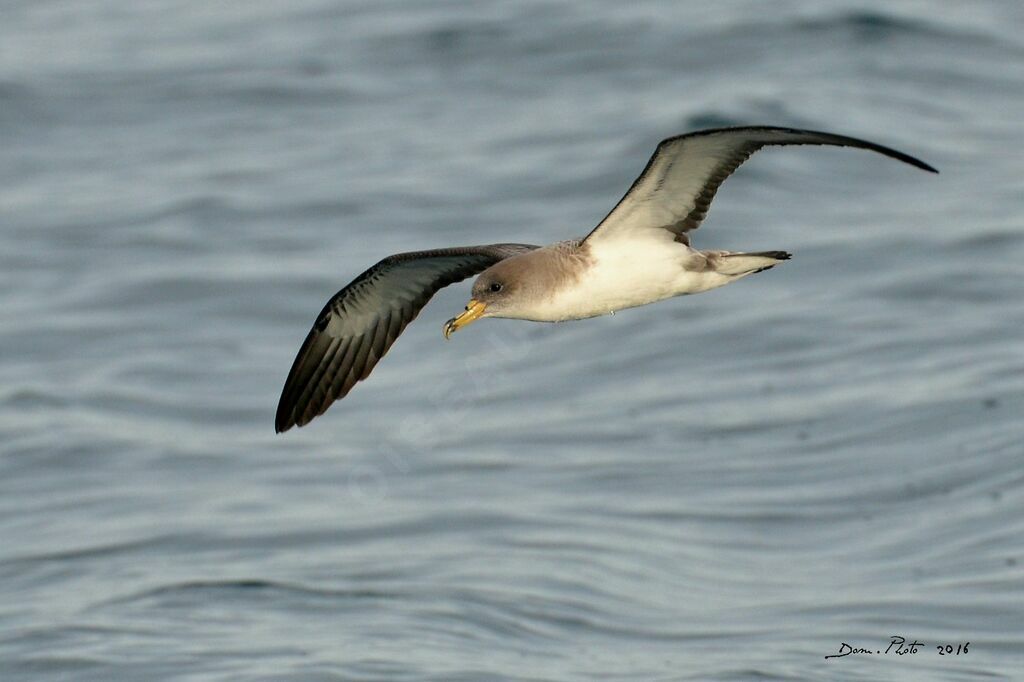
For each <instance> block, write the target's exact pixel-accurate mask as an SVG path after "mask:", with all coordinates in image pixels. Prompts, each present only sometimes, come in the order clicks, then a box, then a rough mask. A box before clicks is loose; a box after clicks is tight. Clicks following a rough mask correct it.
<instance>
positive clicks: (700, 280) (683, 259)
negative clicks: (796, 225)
mask: <svg viewBox="0 0 1024 682" xmlns="http://www.w3.org/2000/svg"><path fill="white" fill-rule="evenodd" d="M774 253H775V254H776V255H774V256H765V255H761V254H756V255H753V254H731V253H728V252H725V251H708V252H704V251H698V250H697V249H693V248H691V247H689V246H688V245H686V244H684V243H680V242H675V241H671V240H669V241H667V242H660V241H655V240H636V241H633V242H630V241H628V240H623V241H611V242H608V243H601V242H600V241H599V242H597V243H593V244H591V243H588V242H580V241H570V242H558V243H556V244H552V245H550V246H545V247H543V248H540V249H537V250H536V251H531V252H529V253H526V254H522V255H520V256H515V257H514V258H515V259H517V260H519V261H520V262H522V261H529V262H530V264H531V265H534V264H535V265H536V266H537V267H536V270H537V271H538V272H539V273H542V272H573V273H577V274H578V275H579V276H578V277H565V278H562V279H561V280H557V279H556V280H554V281H550V282H544V285H545V286H543V288H542V292H543V293H542V294H541V295H539V296H536V297H531V298H530V299H528V304H525V305H524V306H522V307H518V308H516V310H515V311H514V312H513V313H512V314H506V315H502V317H512V318H515V319H521V320H531V321H534V322H564V321H567V320H583V319H587V318H589V317H597V316H599V315H608V314H610V313H614V312H616V311H618V310H625V309H626V308H636V307H638V306H642V305H647V304H649V303H655V302H657V301H661V300H664V299H666V298H673V297H675V296H683V295H686V294H698V293H701V292H704V291H708V290H710V289H715V288H717V287H720V286H723V285H725V284H728V283H730V282H734V281H736V280H737V279H740V278H741V277H745V276H747V275H749V274H752V273H754V272H757V271H759V270H763V269H766V268H769V267H772V266H773V265H775V264H776V263H778V262H779V261H781V260H785V259H786V258H787V257H788V254H784V253H782V252H774ZM510 260H511V259H510ZM577 264H579V265H582V266H583V267H572V266H574V265H577ZM517 265H519V263H517ZM567 266H568V267H567ZM538 279H540V277H538Z"/></svg>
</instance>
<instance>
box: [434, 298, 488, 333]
mask: <svg viewBox="0 0 1024 682" xmlns="http://www.w3.org/2000/svg"><path fill="white" fill-rule="evenodd" d="M486 307H487V304H486V303H481V302H480V301H478V300H476V299H473V298H471V299H469V303H467V304H466V312H464V313H462V314H461V315H459V316H458V317H453V318H452V319H450V320H448V321H447V322H445V323H444V338H446V339H447V338H450V337H451V335H452V334H453V333H455V332H457V331H459V330H460V329H462V328H463V327H465V326H466V325H467V324H469V323H470V322H473V321H474V320H476V319H477V318H479V317H480V316H481V315H483V314H484V309H485V308H486Z"/></svg>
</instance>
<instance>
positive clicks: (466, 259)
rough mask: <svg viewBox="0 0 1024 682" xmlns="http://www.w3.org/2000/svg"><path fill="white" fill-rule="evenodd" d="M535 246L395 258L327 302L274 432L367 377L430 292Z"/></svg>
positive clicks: (288, 384) (319, 410) (295, 367)
mask: <svg viewBox="0 0 1024 682" xmlns="http://www.w3.org/2000/svg"><path fill="white" fill-rule="evenodd" d="M536 248H537V247H536V246H530V245H527V244H491V245H489V246H466V247H458V248H451V249H437V250H435V251H416V252H412V253H400V254H396V255H394V256H388V257H387V258H385V259H384V260H382V261H380V262H379V263H377V264H376V265H374V266H373V267H372V268H370V269H369V270H367V271H366V272H364V273H363V274H361V275H359V276H358V277H356V278H355V279H354V280H353V281H352V283H351V284H349V285H348V286H346V287H345V288H344V289H342V290H341V291H339V292H338V293H337V294H335V295H334V297H333V298H331V300H330V301H328V302H327V305H326V306H324V309H323V310H322V311H321V312H320V316H319V317H317V319H316V322H315V323H314V324H313V328H312V329H311V330H310V331H309V334H308V335H307V336H306V340H305V341H304V342H303V344H302V348H301V349H299V354H298V355H297V356H296V358H295V362H294V363H292V369H291V372H289V373H288V380H287V381H285V384H284V390H283V391H281V401H280V402H279V403H278V406H277V419H276V421H275V427H276V430H277V432H278V433H280V432H282V431H287V430H288V429H290V428H291V427H293V426H304V425H305V424H308V423H309V422H310V420H312V419H313V418H314V417H316V416H318V415H321V414H323V413H324V411H325V410H326V409H327V408H328V407H330V405H331V403H333V402H334V401H335V400H338V399H339V398H343V397H344V396H345V394H346V393H348V392H349V391H350V390H351V389H352V387H353V386H354V385H355V383H356V382H357V381H360V380H362V379H365V378H366V377H367V376H369V374H370V370H372V369H373V367H374V365H376V364H377V361H378V360H380V359H381V358H382V357H383V356H384V354H385V353H387V352H388V348H390V347H391V344H393V343H394V342H395V339H397V338H398V335H399V334H401V333H402V330H403V329H405V326H406V325H407V324H409V323H410V322H412V320H413V319H414V318H415V317H416V315H418V314H419V312H420V310H421V309H422V308H423V306H425V305H426V304H427V301H429V300H430V297H431V296H433V295H434V294H435V293H437V291H438V290H440V289H442V288H443V287H446V286H448V285H449V284H452V283H454V282H460V281H462V280H464V279H466V278H467V277H470V276H472V275H475V274H477V273H479V272H482V271H483V270H486V269H487V268H488V267H490V266H491V265H493V264H494V263H497V262H498V261H500V260H504V259H505V258H508V257H509V256H514V255H516V254H519V253H524V252H526V251H532V250H533V249H536Z"/></svg>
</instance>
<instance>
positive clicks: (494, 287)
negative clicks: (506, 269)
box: [490, 282, 501, 294]
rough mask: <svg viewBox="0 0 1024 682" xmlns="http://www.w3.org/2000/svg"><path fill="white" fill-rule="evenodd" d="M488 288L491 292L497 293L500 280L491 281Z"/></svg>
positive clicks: (499, 289)
mask: <svg viewBox="0 0 1024 682" xmlns="http://www.w3.org/2000/svg"><path fill="white" fill-rule="evenodd" d="M490 288H491V291H492V292H493V293H495V294H496V293H498V292H499V291H501V282H491V287H490Z"/></svg>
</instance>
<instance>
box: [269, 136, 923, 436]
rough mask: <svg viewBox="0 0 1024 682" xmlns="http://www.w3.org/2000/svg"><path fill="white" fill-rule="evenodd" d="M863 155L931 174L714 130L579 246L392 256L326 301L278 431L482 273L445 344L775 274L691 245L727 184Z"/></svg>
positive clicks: (286, 394) (754, 256)
mask: <svg viewBox="0 0 1024 682" xmlns="http://www.w3.org/2000/svg"><path fill="white" fill-rule="evenodd" d="M796 144H810V145H831V146H836V147H857V148H859V149H868V150H871V151H874V152H878V153H879V154H884V155H885V156H889V157H891V158H894V159H897V160H899V161H903V162H904V163H908V164H910V165H912V166H916V167H918V168H921V169H923V170H926V171H931V172H933V173H935V172H938V171H936V170H935V169H934V168H932V167H931V166H929V165H928V164H926V163H924V162H923V161H920V160H918V159H915V158H914V157H912V156H908V155H907V154H904V153H902V152H898V151H896V150H895V149H890V148H889V147H883V146H882V145H879V144H875V143H873V142H867V141H865V140H859V139H856V138H853V137H846V136H843V135H833V134H831V133H821V132H815V131H812V130H796V129H792V128H777V127H769V126H751V127H738V128H718V129H714V130H702V131H699V132H694V133H688V134H685V135H679V136H676V137H670V138H668V139H667V140H663V141H662V142H661V143H660V144H658V147H657V149H656V150H655V151H654V155H653V156H652V157H651V159H650V160H649V161H648V162H647V166H646V167H645V168H644V170H643V172H642V173H641V174H640V177H638V178H637V179H636V181H635V182H634V183H633V185H632V186H631V187H630V188H629V191H627V192H626V195H625V196H624V197H622V199H620V200H619V203H617V204H616V205H615V207H614V208H613V209H612V210H611V212H610V213H609V214H608V215H607V216H605V218H604V220H602V221H601V222H600V223H599V224H598V226H597V227H595V228H594V229H593V230H592V231H591V232H590V234H588V235H587V236H586V237H584V238H583V239H572V240H568V241H561V242H556V243H554V244H551V245H549V246H544V247H539V246H533V245H530V244H490V245H486V246H463V247H453V248H447V249H436V250H433V251H415V252H411V253H399V254H396V255H393V256H388V257H387V258H385V259H384V260H382V261H380V262H379V263H377V264H376V265H374V266H373V267H372V268H370V269H369V270H367V271H366V272H364V273H363V274H361V275H359V276H358V277H356V278H355V279H354V280H353V281H352V282H351V283H350V284H349V285H348V286H346V287H345V288H344V289H342V290H341V291H339V292H338V293H337V294H335V295H334V297H333V298H331V300H329V301H328V302H327V305H326V306H324V309H323V310H322V311H321V312H320V315H319V316H318V317H317V318H316V322H315V323H314V324H313V328H312V329H311V330H310V331H309V334H308V335H307V336H306V340H305V341H304V342H303V344H302V348H301V349H299V353H298V355H297V356H296V358H295V362H294V363H293V364H292V369H291V372H289V373H288V379H287V381H285V385H284V390H283V391H282V392H281V400H280V403H279V404H278V407H277V419H276V422H275V426H276V429H277V431H278V432H279V433H280V432H282V431H287V430H288V429H290V428H291V427H293V426H304V425H306V424H308V423H309V422H310V421H311V420H312V419H313V418H314V417H317V416H318V415H321V414H323V413H324V411H325V410H326V409H327V408H328V407H330V405H331V404H332V403H333V402H334V401H335V400H339V399H341V398H343V397H344V396H345V395H346V394H347V393H348V392H349V391H350V390H352V387H353V386H354V385H355V384H356V382H358V381H361V380H362V379H365V378H366V377H367V376H369V374H370V371H371V370H372V369H373V367H374V365H376V364H377V362H378V361H379V360H380V359H381V358H382V357H383V356H384V354H385V353H386V352H387V351H388V348H390V347H391V344H393V343H394V342H395V339H397V338H398V335H399V334H401V333H402V330H403V329H405V326H406V325H407V324H409V323H410V322H412V320H413V319H414V318H415V317H416V315H417V314H419V312H420V310H421V309H422V308H423V306H425V305H426V304H427V301H429V300H430V297H431V296H433V295H434V294H435V293H436V292H437V291H438V290H440V289H441V288H443V287H446V286H448V285H449V284H453V283H455V282H460V281H462V280H464V279H466V278H467V277H470V276H472V275H479V276H478V277H477V279H476V281H475V282H474V283H473V290H472V295H471V298H470V300H469V303H468V304H467V305H466V308H465V310H464V312H462V313H461V314H459V315H458V316H456V317H454V318H452V319H450V320H448V322H447V323H445V326H444V335H445V337H446V338H447V337H449V336H451V334H452V333H453V332H455V331H457V330H459V329H462V328H463V327H465V326H466V325H468V324H470V323H471V322H473V321H474V320H477V319H480V318H481V317H507V318H515V319H520V320H533V321H538V322H559V321H563V320H580V319H584V318H588V317H594V316H597V315H605V314H608V313H612V312H615V311H616V310H622V309H623V308H632V307H635V306H641V305H646V304H648V303H653V302H655V301H660V300H662V299H665V298H671V297H673V296H681V295H683V294H696V293H700V292H702V291H707V290H709V289H714V288H716V287H720V286H722V285H725V284H729V283H730V282H735V281H736V280H738V279H741V278H743V277H746V276H747V275H752V274H754V273H757V272H761V271H762V270H767V269H769V268H771V267H773V266H775V265H776V264H778V263H779V262H780V261H784V260H787V259H788V258H789V257H790V255H789V254H788V253H787V252H785V251H760V252H754V253H733V252H729V251H701V250H698V249H695V248H692V247H691V246H690V232H692V231H693V230H695V229H697V227H699V226H700V223H701V221H702V220H704V216H705V215H707V212H708V207H709V206H710V205H711V200H712V199H713V198H714V196H715V192H717V191H718V188H719V186H720V185H721V184H722V182H723V181H724V180H725V179H726V178H727V177H729V175H731V174H732V172H733V171H735V170H736V168H737V167H738V166H739V165H740V164H741V163H743V162H744V161H746V160H747V158H748V157H750V155H751V154H753V153H754V152H756V151H757V150H759V149H761V147H765V146H769V145H796Z"/></svg>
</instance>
